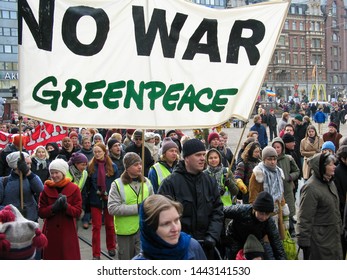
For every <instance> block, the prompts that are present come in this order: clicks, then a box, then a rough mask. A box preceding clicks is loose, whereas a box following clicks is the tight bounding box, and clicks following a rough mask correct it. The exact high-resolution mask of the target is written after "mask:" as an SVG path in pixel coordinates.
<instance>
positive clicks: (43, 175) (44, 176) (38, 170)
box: [31, 158, 50, 183]
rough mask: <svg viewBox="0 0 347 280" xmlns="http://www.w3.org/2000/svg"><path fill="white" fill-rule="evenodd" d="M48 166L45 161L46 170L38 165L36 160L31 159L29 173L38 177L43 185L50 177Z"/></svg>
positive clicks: (47, 161) (47, 162)
mask: <svg viewBox="0 0 347 280" xmlns="http://www.w3.org/2000/svg"><path fill="white" fill-rule="evenodd" d="M48 166H49V160H48V159H46V168H44V167H43V166H42V164H39V162H38V161H37V159H36V158H32V159H31V172H34V173H35V174H36V175H37V176H39V177H40V179H41V182H42V183H44V182H45V181H46V180H48V179H49V177H50V174H49V169H48Z"/></svg>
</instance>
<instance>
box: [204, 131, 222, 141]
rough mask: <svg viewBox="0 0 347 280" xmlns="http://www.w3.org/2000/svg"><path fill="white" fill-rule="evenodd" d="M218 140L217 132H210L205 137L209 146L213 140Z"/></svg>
mask: <svg viewBox="0 0 347 280" xmlns="http://www.w3.org/2000/svg"><path fill="white" fill-rule="evenodd" d="M216 138H217V139H219V134H218V133H217V132H212V133H210V134H209V135H208V137H207V142H208V143H209V144H210V143H211V141H212V140H213V139H216Z"/></svg>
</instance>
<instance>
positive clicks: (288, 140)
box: [282, 133, 295, 144]
mask: <svg viewBox="0 0 347 280" xmlns="http://www.w3.org/2000/svg"><path fill="white" fill-rule="evenodd" d="M282 140H283V143H284V144H286V143H291V142H295V138H294V136H293V135H291V134H290V133H286V134H284V135H283V137H282Z"/></svg>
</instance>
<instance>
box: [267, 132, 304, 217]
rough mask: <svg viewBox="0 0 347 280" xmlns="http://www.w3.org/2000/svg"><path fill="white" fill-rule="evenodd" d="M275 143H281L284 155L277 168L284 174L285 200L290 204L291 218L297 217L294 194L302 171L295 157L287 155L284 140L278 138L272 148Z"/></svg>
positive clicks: (279, 158)
mask: <svg viewBox="0 0 347 280" xmlns="http://www.w3.org/2000/svg"><path fill="white" fill-rule="evenodd" d="M274 143H280V144H281V146H282V153H281V154H280V155H279V156H278V158H277V166H279V167H280V168H281V169H282V171H283V174H284V180H283V187H284V199H285V201H286V203H287V204H288V207H289V211H290V217H293V216H294V215H295V198H294V193H293V189H294V187H295V185H294V181H295V180H296V179H298V178H299V175H300V170H299V168H298V166H297V165H296V163H295V160H294V159H293V157H291V156H290V155H286V154H285V147H284V142H283V140H282V138H280V137H276V138H275V139H274V140H273V142H272V146H273V144H274Z"/></svg>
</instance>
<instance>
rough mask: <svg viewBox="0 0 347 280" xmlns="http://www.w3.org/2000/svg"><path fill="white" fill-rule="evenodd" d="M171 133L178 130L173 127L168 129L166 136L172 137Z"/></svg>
mask: <svg viewBox="0 0 347 280" xmlns="http://www.w3.org/2000/svg"><path fill="white" fill-rule="evenodd" d="M171 133H176V130H174V129H171V130H169V131H167V132H166V134H165V137H170V134H171Z"/></svg>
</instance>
